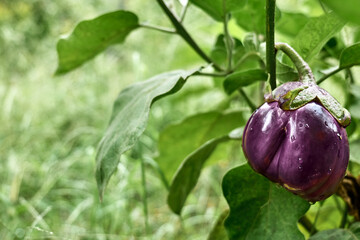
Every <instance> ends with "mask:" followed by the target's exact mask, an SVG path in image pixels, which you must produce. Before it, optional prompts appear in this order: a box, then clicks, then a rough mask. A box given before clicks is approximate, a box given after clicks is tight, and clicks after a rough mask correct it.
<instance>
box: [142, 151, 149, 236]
mask: <svg viewBox="0 0 360 240" xmlns="http://www.w3.org/2000/svg"><path fill="white" fill-rule="evenodd" d="M141 184H142V187H143V197H142V202H143V207H144V215H145V233H146V235H147V234H148V232H149V231H148V230H149V213H148V204H147V187H146V174H145V160H144V159H143V157H141Z"/></svg>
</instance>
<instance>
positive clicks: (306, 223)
mask: <svg viewBox="0 0 360 240" xmlns="http://www.w3.org/2000/svg"><path fill="white" fill-rule="evenodd" d="M299 223H300V224H301V225H302V226H303V227H304V228H305V229H306V230H307V231H308V232H309V233H310V232H313V234H315V233H317V231H318V230H317V229H316V228H315V227H313V224H312V223H311V222H310V220H309V218H308V217H307V216H303V217H302V218H300V220H299Z"/></svg>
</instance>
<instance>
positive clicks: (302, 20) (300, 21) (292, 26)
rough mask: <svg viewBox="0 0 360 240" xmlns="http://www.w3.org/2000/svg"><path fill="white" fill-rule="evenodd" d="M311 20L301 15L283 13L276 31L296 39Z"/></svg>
mask: <svg viewBox="0 0 360 240" xmlns="http://www.w3.org/2000/svg"><path fill="white" fill-rule="evenodd" d="M308 21H309V18H308V17H307V16H306V15H304V14H301V13H289V12H283V11H282V12H281V18H280V20H279V21H278V22H277V23H276V26H275V27H276V30H277V31H279V32H281V33H283V34H286V35H288V36H290V37H295V36H296V35H297V34H298V33H299V31H300V30H301V29H302V28H303V27H304V26H305V25H306V23H307V22H308Z"/></svg>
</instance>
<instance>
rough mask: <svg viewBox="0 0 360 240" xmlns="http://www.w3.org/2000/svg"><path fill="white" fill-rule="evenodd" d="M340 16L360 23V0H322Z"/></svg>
mask: <svg viewBox="0 0 360 240" xmlns="http://www.w3.org/2000/svg"><path fill="white" fill-rule="evenodd" d="M321 1H322V2H324V3H325V4H326V5H327V6H328V7H329V8H331V9H332V10H333V11H334V12H335V13H337V14H338V15H339V16H341V17H342V18H344V19H345V20H348V21H350V22H353V23H356V24H360V18H359V16H360V8H359V0H346V1H339V0H321Z"/></svg>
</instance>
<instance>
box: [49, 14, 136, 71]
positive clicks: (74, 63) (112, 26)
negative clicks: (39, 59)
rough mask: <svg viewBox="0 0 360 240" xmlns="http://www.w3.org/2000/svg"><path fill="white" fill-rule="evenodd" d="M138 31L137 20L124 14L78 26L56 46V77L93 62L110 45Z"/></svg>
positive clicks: (105, 15) (84, 22)
mask: <svg viewBox="0 0 360 240" xmlns="http://www.w3.org/2000/svg"><path fill="white" fill-rule="evenodd" d="M138 27H139V22H138V17H137V16H136V15H135V14H133V13H131V12H127V11H116V12H111V13H107V14H104V15H101V16H99V17H97V18H94V19H92V20H87V21H82V22H80V23H79V24H78V25H77V26H76V27H75V29H74V31H73V32H72V33H71V34H70V35H69V36H67V37H66V38H63V39H60V40H59V41H58V44H57V52H58V58H59V63H58V68H57V70H56V73H55V74H57V75H59V74H64V73H67V72H69V71H71V70H73V69H75V68H77V67H79V66H81V65H82V64H83V63H85V62H86V61H88V60H90V59H92V58H94V57H95V56H96V55H97V54H99V53H101V52H102V51H104V50H105V49H106V48H107V47H109V46H110V45H113V44H117V43H122V42H124V40H125V38H126V37H127V35H129V33H130V32H131V31H133V30H134V29H136V28H138Z"/></svg>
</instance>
